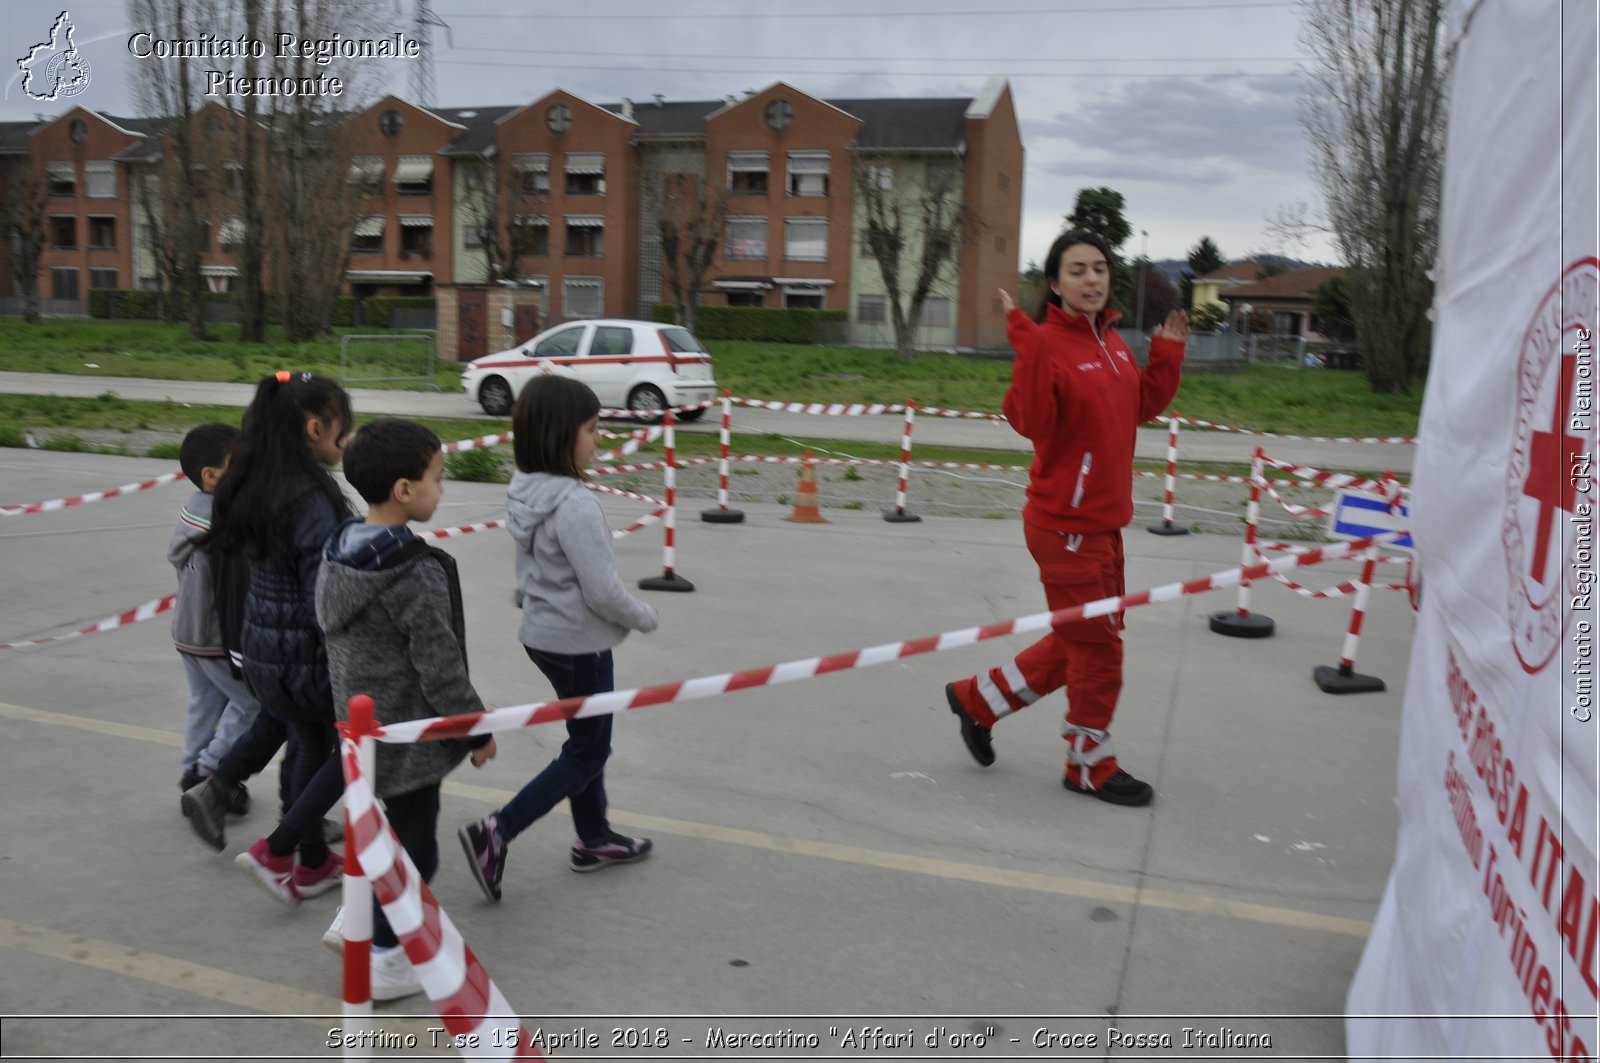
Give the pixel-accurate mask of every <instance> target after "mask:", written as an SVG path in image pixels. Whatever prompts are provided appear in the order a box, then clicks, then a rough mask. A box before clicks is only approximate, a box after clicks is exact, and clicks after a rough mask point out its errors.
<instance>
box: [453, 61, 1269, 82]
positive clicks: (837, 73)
mask: <svg viewBox="0 0 1600 1063" xmlns="http://www.w3.org/2000/svg"><path fill="white" fill-rule="evenodd" d="M969 62H982V60H976V59H975V60H969ZM438 63H439V65H440V66H475V67H486V66H492V67H506V68H509V69H513V70H524V71H526V70H529V69H530V64H529V63H526V62H523V63H494V62H484V61H481V60H471V61H469V60H466V59H441V60H439V61H438ZM536 66H537V69H539V70H614V71H645V70H648V71H650V72H652V73H656V74H769V75H774V76H776V75H777V71H776V70H775V69H774V68H773V67H770V66H763V67H720V66H705V67H692V68H691V67H664V66H658V65H656V64H654V63H652V64H650V65H649V66H606V65H601V64H596V63H539V64H536ZM866 73H872V74H875V75H877V76H880V77H919V76H924V77H935V76H937V77H945V78H952V77H984V76H988V75H991V74H992V75H995V76H1001V77H1006V78H1009V79H1011V80H1017V79H1020V78H1102V79H1103V78H1147V79H1154V78H1163V79H1172V78H1182V79H1197V78H1298V77H1300V76H1301V74H1300V72H1299V71H1289V70H1283V71H1265V70H1263V71H1244V70H1238V71H1229V72H1221V73H1188V74H1167V73H1151V72H1148V71H1146V72H1144V73H1138V74H1131V73H1099V72H1083V73H1077V74H1067V73H1058V72H1051V73H1030V72H1028V71H1025V70H1023V71H997V70H951V69H950V68H949V67H948V66H946V65H944V64H940V65H939V66H938V67H936V68H929V69H927V70H873V71H866V70H862V69H861V68H859V67H858V68H856V69H854V70H795V71H794V72H793V76H795V77H849V76H852V75H861V74H866Z"/></svg>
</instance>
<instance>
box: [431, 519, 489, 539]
mask: <svg viewBox="0 0 1600 1063" xmlns="http://www.w3.org/2000/svg"><path fill="white" fill-rule="evenodd" d="M505 526H506V522H505V521H503V520H486V521H484V522H483V523H481V524H460V525H457V526H456V527H454V528H435V529H434V530H433V531H425V532H418V533H417V535H419V536H420V537H422V538H424V539H454V538H457V537H458V536H462V535H471V534H473V533H474V532H482V531H492V530H493V529H495V528H504V527H505Z"/></svg>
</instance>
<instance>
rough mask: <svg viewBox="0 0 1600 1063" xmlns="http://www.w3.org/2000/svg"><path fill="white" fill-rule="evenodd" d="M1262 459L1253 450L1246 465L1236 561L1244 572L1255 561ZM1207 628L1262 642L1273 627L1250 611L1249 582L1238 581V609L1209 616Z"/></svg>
mask: <svg viewBox="0 0 1600 1063" xmlns="http://www.w3.org/2000/svg"><path fill="white" fill-rule="evenodd" d="M1263 459H1264V455H1263V454H1262V452H1261V448H1260V447H1256V453H1255V457H1254V459H1253V460H1252V461H1251V462H1250V505H1249V506H1248V507H1247V508H1246V510H1245V522H1244V557H1243V560H1241V561H1240V562H1239V564H1240V565H1241V566H1242V567H1244V568H1247V569H1248V568H1249V567H1250V565H1251V563H1252V562H1254V561H1255V560H1256V523H1257V522H1258V521H1259V520H1260V519H1261V483H1262V480H1263V478H1264V476H1265V473H1264V472H1263ZM1210 625H1211V630H1212V631H1215V632H1216V633H1217V634H1219V635H1227V636H1229V637H1231V638H1239V639H1264V638H1266V637H1267V636H1269V635H1271V634H1272V631H1273V628H1274V626H1275V625H1274V623H1273V620H1272V618H1271V617H1270V616H1263V615H1262V614H1261V613H1251V612H1250V581H1249V579H1241V580H1240V581H1239V607H1238V608H1237V609H1233V610H1228V609H1224V610H1223V611H1222V612H1219V613H1212V614H1211V618H1210Z"/></svg>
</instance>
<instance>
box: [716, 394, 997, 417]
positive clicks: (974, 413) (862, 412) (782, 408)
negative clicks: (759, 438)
mask: <svg viewBox="0 0 1600 1063" xmlns="http://www.w3.org/2000/svg"><path fill="white" fill-rule="evenodd" d="M729 401H730V402H737V403H738V404H739V405H741V406H749V407H751V408H753V409H758V410H777V411H778V412H780V413H807V414H811V415H813V416H817V417H875V416H877V415H879V414H885V413H905V412H906V407H905V404H904V403H899V402H892V403H883V402H778V401H776V400H773V399H745V398H739V397H738V396H733V397H731V398H730V399H729ZM917 412H918V413H921V414H925V415H927V416H929V417H966V418H970V419H974V420H982V421H1004V420H1005V417H1004V416H1002V415H1001V414H998V413H984V412H982V411H978V410H946V409H941V408H940V407H938V406H918V407H917Z"/></svg>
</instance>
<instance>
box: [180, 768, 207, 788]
mask: <svg viewBox="0 0 1600 1063" xmlns="http://www.w3.org/2000/svg"><path fill="white" fill-rule="evenodd" d="M203 778H205V776H204V775H201V774H200V772H199V770H198V769H196V768H190V769H189V770H188V771H186V772H184V773H183V777H182V778H181V779H179V780H178V789H179V790H193V789H194V788H195V787H196V786H199V785H200V780H201V779H203Z"/></svg>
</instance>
